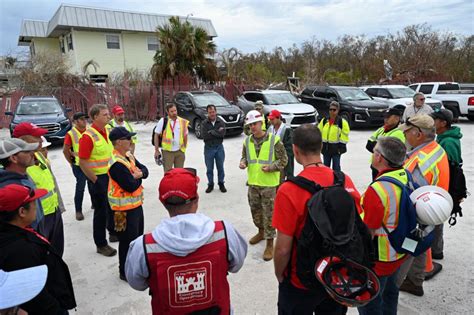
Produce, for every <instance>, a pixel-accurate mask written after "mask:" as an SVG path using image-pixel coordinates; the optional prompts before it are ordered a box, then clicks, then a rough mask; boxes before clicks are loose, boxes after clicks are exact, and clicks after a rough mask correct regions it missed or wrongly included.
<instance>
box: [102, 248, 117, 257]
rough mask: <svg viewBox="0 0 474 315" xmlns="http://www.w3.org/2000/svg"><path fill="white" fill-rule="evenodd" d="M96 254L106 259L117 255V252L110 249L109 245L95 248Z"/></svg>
mask: <svg viewBox="0 0 474 315" xmlns="http://www.w3.org/2000/svg"><path fill="white" fill-rule="evenodd" d="M97 253H99V254H101V255H104V256H106V257H112V256H115V255H116V254H117V250H116V249H114V248H112V247H110V246H109V245H105V246H102V247H97Z"/></svg>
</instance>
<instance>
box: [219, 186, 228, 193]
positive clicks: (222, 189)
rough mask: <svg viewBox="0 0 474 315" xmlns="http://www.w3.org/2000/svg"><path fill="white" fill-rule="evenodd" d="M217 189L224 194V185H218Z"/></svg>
mask: <svg viewBox="0 0 474 315" xmlns="http://www.w3.org/2000/svg"><path fill="white" fill-rule="evenodd" d="M219 189H220V191H221V192H223V193H226V192H227V189H226V188H225V186H224V184H219Z"/></svg>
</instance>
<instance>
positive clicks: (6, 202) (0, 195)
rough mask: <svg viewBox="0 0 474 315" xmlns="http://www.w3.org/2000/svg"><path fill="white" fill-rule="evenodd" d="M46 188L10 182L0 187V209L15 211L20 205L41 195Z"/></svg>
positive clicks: (44, 192) (45, 192) (44, 193)
mask: <svg viewBox="0 0 474 315" xmlns="http://www.w3.org/2000/svg"><path fill="white" fill-rule="evenodd" d="M47 193H48V191H47V190H46V189H31V188H30V187H27V186H23V185H18V184H10V185H6V186H4V187H2V188H0V211H4V212H10V211H15V210H16V209H18V208H20V207H21V206H22V205H24V204H27V203H29V202H31V201H33V200H36V199H38V198H41V197H43V196H44V195H46V194H47Z"/></svg>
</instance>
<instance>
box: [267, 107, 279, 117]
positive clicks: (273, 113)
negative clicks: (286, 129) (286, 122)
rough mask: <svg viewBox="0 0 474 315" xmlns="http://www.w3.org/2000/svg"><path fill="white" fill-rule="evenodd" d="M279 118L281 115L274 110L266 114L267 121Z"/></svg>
mask: <svg viewBox="0 0 474 315" xmlns="http://www.w3.org/2000/svg"><path fill="white" fill-rule="evenodd" d="M274 118H281V113H280V111H279V110H277V109H274V110H272V111H271V112H270V114H268V119H274Z"/></svg>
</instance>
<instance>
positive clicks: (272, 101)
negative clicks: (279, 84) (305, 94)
mask: <svg viewBox="0 0 474 315" xmlns="http://www.w3.org/2000/svg"><path fill="white" fill-rule="evenodd" d="M257 101H262V102H263V112H264V114H265V115H268V114H269V113H270V112H271V111H272V110H274V109H277V110H278V111H280V113H281V116H282V118H283V120H284V121H285V124H286V125H287V126H289V127H291V128H296V127H299V126H300V125H302V124H314V123H316V121H317V117H318V112H317V111H316V110H315V109H314V107H313V106H311V105H309V104H304V103H301V102H300V100H298V99H297V98H296V97H295V96H294V95H293V94H291V93H290V91H286V90H262V91H246V92H244V93H243V94H242V95H241V96H239V98H238V100H237V106H239V107H240V108H241V109H242V110H243V111H244V112H245V113H248V111H250V110H252V109H254V107H255V102H257Z"/></svg>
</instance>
